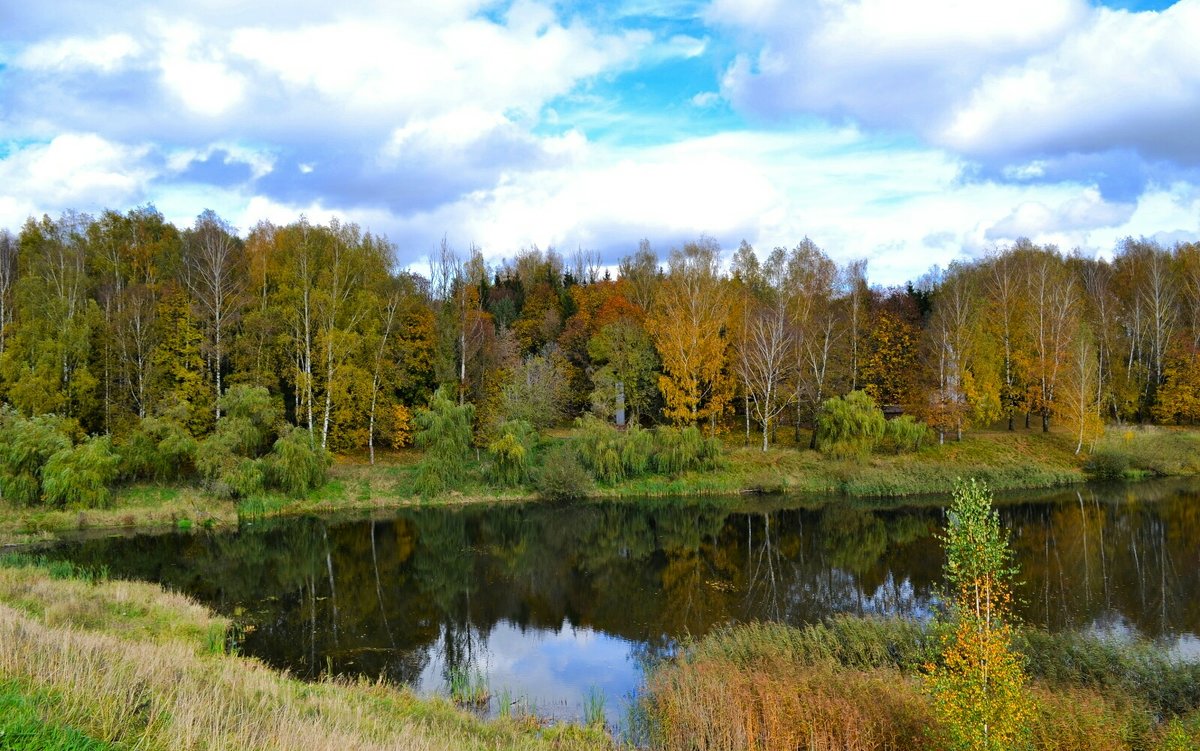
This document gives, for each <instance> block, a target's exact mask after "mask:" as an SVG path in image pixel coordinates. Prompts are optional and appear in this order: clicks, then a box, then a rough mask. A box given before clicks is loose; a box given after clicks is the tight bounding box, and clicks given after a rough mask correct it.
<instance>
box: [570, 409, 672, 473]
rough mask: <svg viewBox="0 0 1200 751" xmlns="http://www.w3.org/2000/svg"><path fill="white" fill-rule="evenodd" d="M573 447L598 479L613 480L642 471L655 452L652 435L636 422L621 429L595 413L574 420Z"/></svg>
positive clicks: (645, 468) (644, 470) (647, 465)
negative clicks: (575, 433)
mask: <svg viewBox="0 0 1200 751" xmlns="http://www.w3.org/2000/svg"><path fill="white" fill-rule="evenodd" d="M575 424H576V425H577V426H578V427H579V434H578V435H577V436H576V438H575V446H576V448H577V449H578V451H579V458H580V460H581V461H582V462H583V464H584V466H586V467H587V468H588V470H589V471H590V472H591V473H592V475H593V476H595V478H596V479H598V480H600V481H601V482H606V483H615V482H619V481H621V480H624V479H626V478H628V477H637V476H638V475H642V474H645V473H646V471H647V470H648V469H649V468H650V462H651V459H652V457H653V455H654V436H653V434H651V433H650V432H649V431H646V430H642V429H641V428H640V427H638V426H637V425H630V426H629V427H628V428H626V429H625V430H624V431H621V430H617V428H616V427H614V426H612V425H610V424H608V423H607V422H605V421H604V420H601V419H599V418H597V417H595V416H594V415H584V416H583V417H581V418H579V419H578V420H576V421H575Z"/></svg>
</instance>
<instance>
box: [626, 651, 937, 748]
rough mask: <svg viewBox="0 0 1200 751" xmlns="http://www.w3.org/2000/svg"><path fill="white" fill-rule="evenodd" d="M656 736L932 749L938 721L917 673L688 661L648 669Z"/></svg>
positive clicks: (765, 744) (730, 743)
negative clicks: (915, 677)
mask: <svg viewBox="0 0 1200 751" xmlns="http://www.w3.org/2000/svg"><path fill="white" fill-rule="evenodd" d="M648 689H649V691H650V693H651V696H652V697H653V709H652V717H653V718H654V725H655V728H654V730H652V732H651V736H652V738H653V739H654V742H655V743H656V744H657V745H659V746H660V747H662V748H664V749H681V750H682V749H696V750H697V751H740V750H742V749H757V748H763V749H776V748H787V749H811V750H812V751H834V749H838V750H839V751H868V750H874V749H913V751H918V750H919V749H932V748H937V747H938V746H936V745H934V742H933V740H932V738H931V736H930V734H929V733H928V732H927V730H926V729H927V728H929V727H931V724H932V722H933V718H932V713H931V711H930V707H929V706H928V703H927V702H926V701H925V700H924V697H922V696H921V695H920V693H919V692H918V691H917V690H916V688H915V686H914V685H912V680H911V679H908V678H905V677H904V676H902V675H901V674H900V673H899V672H897V671H893V670H886V669H877V670H865V671H857V670H845V669H840V668H835V667H833V666H831V665H823V666H795V668H794V669H792V670H783V669H780V668H778V667H776V668H775V669H772V670H731V669H730V666H729V665H725V664H721V663H719V662H694V663H685V664H682V665H679V666H677V667H676V668H674V669H671V670H668V671H659V672H656V673H654V674H653V675H652V676H651V679H650V683H649V685H648Z"/></svg>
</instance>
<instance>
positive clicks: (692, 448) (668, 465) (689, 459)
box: [654, 425, 721, 475]
mask: <svg viewBox="0 0 1200 751" xmlns="http://www.w3.org/2000/svg"><path fill="white" fill-rule="evenodd" d="M720 459H721V444H720V441H719V440H718V439H716V438H706V437H705V436H704V434H703V433H701V432H700V429H699V428H697V427H696V426H695V425H689V426H687V427H686V428H676V427H670V426H663V427H660V428H658V429H657V430H656V431H655V432H654V466H655V468H656V469H657V470H658V471H659V472H662V473H663V474H669V475H677V474H679V473H680V472H687V471H689V470H695V469H714V468H715V467H716V466H717V464H718V463H719V462H720Z"/></svg>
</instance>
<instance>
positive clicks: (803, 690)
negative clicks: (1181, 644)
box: [643, 618, 1200, 751]
mask: <svg viewBox="0 0 1200 751" xmlns="http://www.w3.org/2000/svg"><path fill="white" fill-rule="evenodd" d="M1016 647H1017V649H1018V650H1019V651H1020V652H1022V653H1023V654H1024V656H1025V659H1026V664H1027V668H1028V671H1029V673H1030V675H1031V678H1032V679H1033V680H1032V685H1031V686H1030V689H1029V690H1030V692H1031V694H1032V696H1033V698H1034V700H1035V703H1036V706H1037V710H1036V712H1035V715H1034V719H1033V722H1032V723H1031V724H1030V727H1029V737H1028V740H1029V741H1030V744H1031V747H1032V748H1037V749H1058V750H1060V751H1073V750H1074V749H1079V750H1080V751H1085V750H1086V751H1117V750H1118V749H1120V750H1123V751H1131V750H1135V749H1136V750H1140V751H1176V750H1180V751H1181V750H1182V749H1195V748H1198V747H1200V709H1198V707H1200V665H1197V664H1180V663H1175V662H1172V661H1170V660H1169V659H1167V658H1166V657H1164V656H1162V655H1161V654H1160V653H1159V652H1158V651H1157V650H1155V649H1154V648H1153V647H1152V646H1150V645H1144V644H1142V645H1137V644H1135V645H1116V644H1113V643H1109V642H1103V641H1099V640H1097V639H1095V638H1091V637H1086V636H1080V635H1078V634H1053V635H1052V634H1046V633H1036V632H1035V633H1030V634H1027V635H1025V636H1024V637H1023V638H1022V639H1021V640H1020V641H1019V643H1018V644H1017V645H1016ZM936 659H937V656H936V649H935V648H934V646H933V639H932V635H931V634H930V633H929V632H928V631H926V630H925V629H924V628H922V627H921V626H919V625H916V624H914V623H912V622H904V621H883V620H881V621H876V620H865V619H856V618H844V619H838V620H835V621H832V622H831V623H828V624H822V625H816V626H809V627H806V628H802V629H797V628H791V627H788V626H783V625H778V624H751V625H746V626H738V627H731V628H725V629H721V630H718V631H716V632H713V633H712V634H710V635H709V636H707V637H705V638H704V639H701V640H700V641H698V642H696V643H694V644H692V645H690V646H689V647H687V648H686V649H685V650H683V651H682V653H681V655H680V657H678V658H677V659H676V660H674V661H671V662H668V663H665V664H664V665H661V666H659V667H658V668H657V669H655V670H654V671H652V673H651V675H650V677H649V679H648V692H647V694H646V696H645V699H644V705H643V712H644V716H645V718H646V722H647V731H646V732H647V735H648V740H650V741H652V742H653V744H654V745H655V746H656V747H660V748H663V749H668V750H670V749H696V750H701V751H709V750H715V749H729V750H733V749H750V748H805V749H835V748H836V749H844V750H846V751H868V750H870V751H882V750H883V749H897V748H903V749H928V750H929V751H939V750H940V749H944V748H947V747H948V746H947V741H946V738H945V735H944V733H943V731H942V729H941V728H939V726H938V723H937V720H936V718H935V715H934V713H933V710H932V707H931V704H930V700H929V698H928V696H927V695H926V694H924V693H923V692H922V690H921V683H920V674H921V671H922V670H923V666H925V665H927V664H929V663H931V662H932V661H934V660H936Z"/></svg>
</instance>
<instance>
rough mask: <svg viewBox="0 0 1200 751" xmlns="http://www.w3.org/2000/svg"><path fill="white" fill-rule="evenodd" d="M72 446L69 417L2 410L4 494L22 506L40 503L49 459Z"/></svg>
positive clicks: (0, 479)
mask: <svg viewBox="0 0 1200 751" xmlns="http://www.w3.org/2000/svg"><path fill="white" fill-rule="evenodd" d="M70 448H71V438H70V435H69V433H68V429H67V423H66V420H64V419H62V418H59V417H54V416H52V415H40V416H38V417H33V418H26V417H22V416H21V415H20V414H18V413H16V412H15V411H13V410H10V409H5V410H4V411H3V412H0V496H2V497H3V498H4V499H6V500H7V501H9V502H10V503H14V504H17V505H20V506H36V505H38V504H40V503H41V502H42V479H43V468H44V467H45V465H46V462H48V461H49V460H50V457H52V456H55V455H56V454H58V453H59V452H60V451H64V450H67V449H70Z"/></svg>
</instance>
